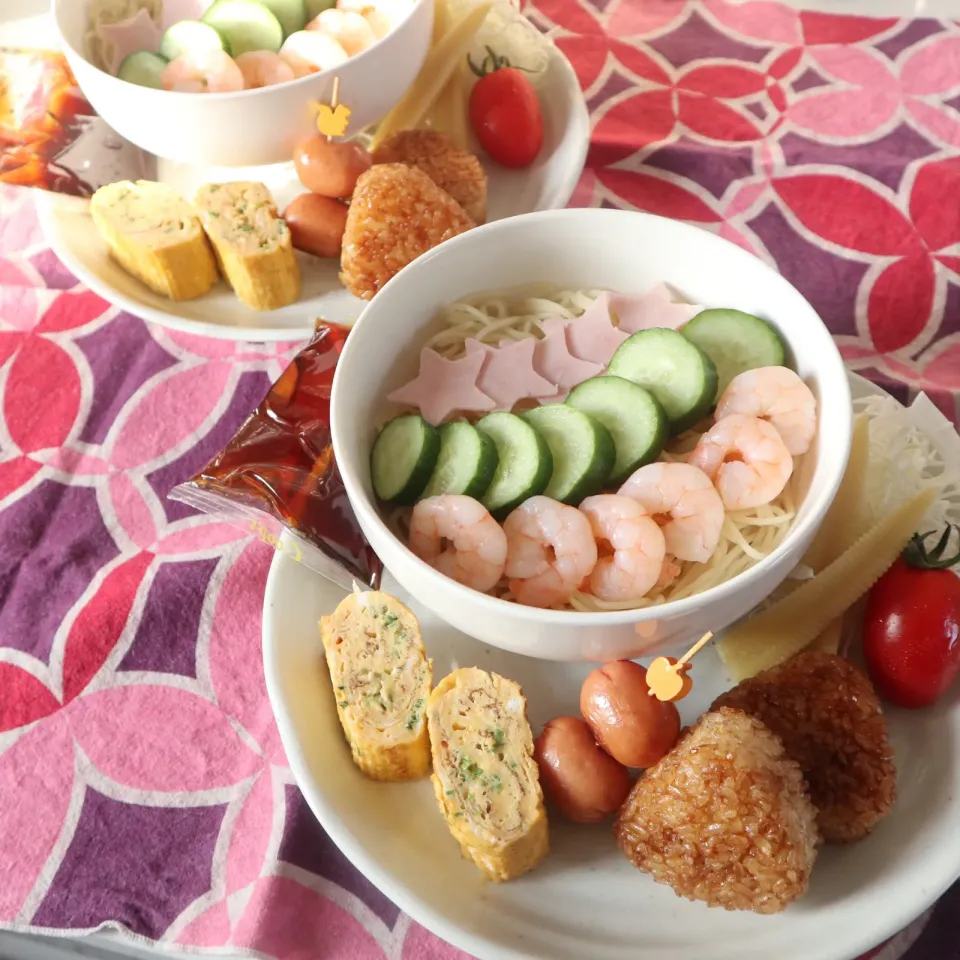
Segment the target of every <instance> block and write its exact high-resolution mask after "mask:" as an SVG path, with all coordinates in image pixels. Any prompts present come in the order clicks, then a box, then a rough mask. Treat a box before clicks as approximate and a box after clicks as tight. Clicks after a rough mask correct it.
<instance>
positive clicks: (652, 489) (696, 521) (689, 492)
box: [617, 463, 723, 563]
mask: <svg viewBox="0 0 960 960" xmlns="http://www.w3.org/2000/svg"><path fill="white" fill-rule="evenodd" d="M617 492H618V493H619V494H620V495H621V496H625V497H630V499H632V500H636V501H637V503H639V504H640V506H641V507H643V509H644V510H645V511H646V512H647V513H648V514H649V515H650V516H651V517H653V518H654V519H655V520H656V521H657V523H658V524H659V525H660V527H661V529H662V530H663V537H664V541H665V542H666V548H667V553H668V554H670V555H671V556H673V557H676V558H677V559H679V560H695V561H697V562H698V563H706V562H707V560H709V559H710V557H711V556H712V555H713V551H714V550H716V548H717V544H718V543H719V542H720V528H721V527H722V526H723V501H721V499H720V495H719V494H718V493H717V491H716V489H715V488H714V486H713V484H712V483H711V482H710V478H709V477H708V476H707V475H706V474H705V473H704V472H703V471H702V470H699V469H697V467H692V466H690V464H688V463H649V464H647V465H646V466H645V467H640V469H639V470H635V471H634V472H633V474H632V475H631V476H630V478H629V479H628V480H627V481H626V483H624V484H623V486H622V487H620V489H619V491H617Z"/></svg>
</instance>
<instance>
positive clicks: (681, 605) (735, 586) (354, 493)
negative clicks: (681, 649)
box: [330, 207, 853, 627]
mask: <svg viewBox="0 0 960 960" xmlns="http://www.w3.org/2000/svg"><path fill="white" fill-rule="evenodd" d="M588 217H589V218H599V219H605V220H609V221H610V226H609V227H608V229H609V230H610V231H611V233H613V232H615V231H616V229H617V228H616V225H615V223H614V221H620V222H625V221H627V220H633V221H636V220H640V221H643V222H646V223H647V224H649V225H650V227H651V229H656V228H657V225H658V224H661V225H662V224H663V223H669V224H670V225H671V229H680V230H682V231H691V232H692V231H698V232H699V233H700V234H702V235H703V236H704V237H706V238H707V240H706V242H707V243H708V244H713V245H714V246H716V247H721V246H722V247H725V248H727V249H728V250H729V251H730V253H731V254H732V255H733V256H734V257H735V258H737V259H739V260H740V261H741V262H742V263H743V264H745V265H746V264H750V265H751V269H757V268H759V269H761V270H762V271H763V272H766V273H768V274H774V275H775V276H776V278H777V280H778V281H780V282H781V283H783V284H786V286H787V287H788V288H789V289H791V290H793V292H794V293H795V294H796V295H797V297H799V298H800V300H801V302H802V303H803V304H804V305H805V306H806V307H807V308H808V309H809V311H810V313H811V315H812V317H813V318H815V319H816V321H817V322H818V323H819V324H820V327H821V328H822V330H823V332H824V333H825V334H826V335H827V337H828V338H829V339H830V342H831V343H833V344H834V349H833V350H832V351H831V352H829V354H828V356H827V357H826V359H825V360H824V361H823V363H824V366H825V368H826V369H829V368H830V367H834V368H835V369H834V371H833V372H834V374H835V377H833V378H832V379H835V380H836V384H837V389H838V391H839V393H841V394H842V399H843V400H845V404H846V409H847V410H848V412H849V416H847V417H846V418H844V419H843V421H842V422H841V423H840V424H839V425H838V429H839V430H840V431H841V436H840V438H839V439H840V445H841V449H842V451H843V456H842V457H841V458H840V459H839V460H831V462H830V463H828V464H826V467H825V469H827V470H832V471H833V473H832V476H830V477H829V480H828V483H827V485H826V487H825V489H824V490H823V491H822V492H821V493H820V495H819V496H818V497H817V499H816V500H815V501H814V503H813V505H812V509H811V510H810V513H809V514H808V515H807V516H806V517H805V518H804V519H803V520H802V521H801V522H799V523H798V522H796V521H795V522H794V524H793V526H792V527H791V529H790V530H789V531H788V533H787V536H786V537H785V538H784V540H783V542H782V543H780V544H779V545H778V546H777V547H776V549H774V550H773V551H772V552H771V553H769V554H768V555H767V556H766V557H764V558H763V559H762V560H760V561H758V562H757V563H755V564H754V565H753V566H752V567H750V569H749V570H745V571H744V572H743V573H740V574H738V575H737V576H735V577H732V578H731V579H729V580H725V581H724V582H722V583H719V584H717V585H716V586H714V587H710V588H709V589H707V590H704V591H703V592H701V593H695V594H693V595H692V596H689V597H684V598H683V599H682V600H672V601H668V602H667V603H663V604H660V605H658V606H651V607H643V608H640V609H636V608H633V609H627V610H606V611H599V612H591V611H579V610H553V609H543V608H540V607H529V606H525V605H523V604H520V603H513V602H512V601H509V600H502V599H500V598H499V597H492V596H490V595H489V594H485V593H481V592H480V591H478V590H473V589H472V588H470V587H465V586H463V585H462V584H460V583H457V581H456V580H452V579H451V578H449V577H447V576H444V575H443V574H442V573H440V572H439V571H438V570H435V569H434V568H433V567H431V566H430V565H429V564H428V563H426V562H424V561H423V560H421V559H420V558H419V557H418V556H417V555H416V554H415V553H413V551H412V550H410V548H409V547H408V546H407V545H406V544H405V543H403V541H402V540H401V539H400V538H399V537H397V536H396V535H395V534H394V533H393V531H392V530H390V528H389V527H388V526H387V524H386V523H385V522H384V521H383V519H382V518H381V516H380V513H379V511H378V510H377V509H376V506H375V505H374V504H373V503H372V502H371V501H370V500H369V498H368V497H367V495H366V492H365V490H364V486H363V482H362V481H361V479H360V476H359V473H358V471H357V470H356V469H354V467H353V466H352V465H351V464H345V463H344V462H343V461H342V460H340V459H339V458H337V465H338V468H339V470H340V475H341V477H342V479H343V483H344V487H345V489H346V491H347V497H348V499H349V501H350V505H351V507H352V508H353V510H354V511H355V512H356V513H357V515H358V519H359V522H360V524H361V527H364V528H366V527H368V526H372V527H373V528H374V529H375V530H376V532H377V534H378V535H384V536H386V537H388V538H389V542H390V547H391V549H396V550H399V551H400V556H401V557H402V562H404V563H410V564H413V566H414V568H415V569H416V570H417V571H418V573H419V575H420V577H421V578H422V580H423V581H424V582H425V584H426V587H427V589H437V590H440V591H446V592H447V594H448V595H449V596H450V598H451V599H454V600H455V599H456V598H458V597H462V598H464V599H465V600H467V601H468V602H470V603H472V604H475V605H476V606H477V607H479V608H480V609H481V610H483V611H484V612H488V613H489V614H491V615H493V616H501V615H508V616H511V617H513V618H514V619H517V620H521V621H526V622H530V623H536V624H537V625H540V626H544V625H552V626H558V627H559V626H564V627H575V626H578V625H579V626H584V627H586V626H593V627H599V626H608V627H613V626H620V625H629V624H635V623H643V622H646V621H656V620H661V619H664V618H665V617H671V618H674V617H678V616H682V615H684V614H687V613H692V612H694V611H696V610H699V609H701V608H702V607H704V606H706V605H708V604H711V603H715V602H718V601H722V600H724V599H726V598H728V597H729V596H731V595H733V594H736V593H739V592H740V591H742V590H743V589H745V588H746V587H748V586H750V585H751V584H753V583H755V582H757V581H760V580H762V579H763V577H764V575H765V574H766V572H767V571H768V570H769V569H770V568H771V567H773V566H775V565H777V564H778V563H780V562H781V558H782V557H783V555H784V554H785V553H786V552H787V550H788V549H789V548H790V544H791V542H795V541H796V540H797V539H798V537H800V536H801V535H802V534H804V533H805V532H807V531H808V530H809V529H811V528H816V527H818V526H819V524H820V523H822V521H823V519H824V517H825V516H826V513H827V511H828V510H829V508H830V505H831V504H832V503H833V500H834V498H835V497H836V494H837V490H838V489H839V487H840V483H841V482H842V480H843V475H844V473H845V471H846V467H847V461H848V460H849V456H850V445H851V440H852V434H853V406H852V404H853V400H852V397H851V393H850V382H849V378H848V377H847V371H846V367H845V366H844V363H843V359H842V357H841V356H840V351H839V350H838V349H837V348H836V345H835V343H834V341H833V337H832V335H831V334H830V331H829V330H828V329H827V327H826V324H824V322H823V320H822V319H821V318H820V315H819V314H818V313H817V311H816V310H815V309H814V307H813V305H812V304H811V303H810V302H809V301H808V300H807V298H806V297H804V296H803V294H802V293H801V292H800V291H799V290H797V288H796V287H795V286H794V285H793V284H792V283H790V281H789V280H787V279H786V277H784V276H783V275H782V274H780V273H779V271H777V270H774V269H773V268H772V267H771V266H769V265H768V264H766V263H764V262H763V261H762V260H760V259H759V258H757V257H755V256H754V255H753V254H751V253H749V252H748V251H746V250H744V249H743V248H741V247H738V246H737V245H736V244H734V243H732V242H731V241H729V240H726V239H724V238H722V237H719V236H717V235H716V234H712V233H709V232H708V231H706V230H702V229H701V228H699V227H696V226H693V225H691V224H688V223H685V222H683V221H678V220H672V219H670V218H668V217H661V216H658V215H656V214H652V213H645V212H642V211H636V210H611V209H609V208H599V207H567V208H564V209H561V210H544V211H538V212H534V213H526V214H521V215H520V216H517V217H509V218H506V219H504V220H496V221H493V222H490V223H486V224H483V225H481V226H479V227H476V228H474V229H473V230H469V231H467V232H466V233H462V234H460V235H458V236H456V237H453V238H451V239H450V240H447V241H445V242H444V243H442V244H440V245H439V246H438V247H435V248H434V249H432V250H430V251H428V252H427V253H425V254H423V255H422V256H420V257H418V258H417V259H416V260H414V261H413V262H412V263H410V264H408V265H407V266H406V267H404V268H403V269H402V270H401V271H400V272H399V273H397V274H396V275H395V276H394V277H392V278H391V279H390V280H389V281H388V282H387V283H386V284H384V286H383V288H382V289H381V290H380V291H379V292H378V293H377V295H376V297H374V299H373V300H371V301H370V303H369V305H368V306H367V307H366V308H365V309H364V310H363V312H362V313H361V314H360V316H359V317H358V318H357V320H356V322H355V323H354V330H356V329H358V328H359V329H361V330H362V329H364V325H366V326H370V325H371V324H372V323H376V322H377V321H376V316H377V313H378V312H379V311H381V310H390V309H392V306H391V304H390V292H391V289H396V287H398V286H400V287H402V286H403V285H404V284H415V283H416V282H418V281H419V282H423V281H424V280H425V279H426V276H423V277H421V275H428V274H429V272H430V271H432V270H433V269H434V267H435V265H436V262H437V261H438V260H439V261H442V260H443V258H444V257H446V256H449V255H450V253H451V252H452V251H454V250H456V249H457V248H458V247H466V246H469V245H471V244H474V243H484V242H486V241H487V239H488V238H489V239H491V240H492V239H493V238H494V236H495V235H497V234H502V233H508V232H510V231H511V230H512V229H514V228H515V227H516V226H517V223H518V221H523V222H531V221H536V222H537V223H544V224H550V225H551V226H552V227H553V229H554V230H556V231H562V230H563V229H564V227H568V226H569V223H568V222H575V221H576V220H578V219H585V218H588ZM531 282H533V281H531ZM360 339H361V338H358V337H357V336H356V335H355V333H351V335H350V336H348V337H347V339H346V342H345V344H344V346H343V350H342V351H341V354H340V357H339V358H338V360H337V369H336V372H335V374H334V379H333V387H332V390H331V398H330V434H331V442H332V444H333V449H334V454H335V455H336V451H337V448H338V447H339V446H341V443H342V441H343V440H344V439H345V435H344V429H343V427H342V425H341V417H340V409H341V406H346V404H342V403H341V401H340V399H339V398H340V395H341V393H342V388H341V387H340V384H342V383H344V382H345V381H346V379H347V374H346V373H345V372H344V371H345V370H346V369H347V368H348V367H349V365H350V364H351V363H352V362H354V355H356V356H357V362H358V363H359V362H362V355H361V354H360V352H359V351H361V350H362V349H363V346H362V344H360ZM378 389H379V387H378ZM837 464H839V466H837ZM371 546H373V547H374V550H375V551H376V546H375V545H374V544H371ZM381 559H384V558H381ZM384 565H385V566H386V567H387V568H388V569H391V571H392V573H393V575H394V576H395V577H397V579H398V580H400V581H401V582H404V580H405V579H406V578H404V577H402V576H398V575H397V572H396V569H395V568H392V567H391V565H390V564H388V563H387V561H386V560H385V559H384ZM745 612H746V611H745Z"/></svg>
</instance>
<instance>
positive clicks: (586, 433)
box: [523, 403, 616, 506]
mask: <svg viewBox="0 0 960 960" xmlns="http://www.w3.org/2000/svg"><path fill="white" fill-rule="evenodd" d="M523 418H524V420H526V421H527V423H531V424H533V426H534V428H535V429H536V430H537V432H538V433H539V434H540V435H541V436H542V437H543V439H544V440H546V441H547V446H548V447H549V448H550V453H551V454H552V455H553V473H552V474H551V476H550V482H549V483H548V484H547V488H546V490H544V491H543V492H544V493H545V494H546V496H548V497H553V499H554V500H559V501H561V502H562V503H569V504H571V505H573V506H577V505H579V503H580V501H581V500H583V499H584V498H585V497H589V496H592V495H593V494H595V493H599V492H600V491H601V490H602V489H603V485H604V483H606V481H607V479H608V478H609V476H610V471H611V469H612V468H613V464H614V460H615V457H616V453H615V451H614V446H613V438H612V437H611V436H610V433H609V432H608V430H607V428H606V427H605V426H603V424H601V423H600V422H599V421H598V420H594V418H593V417H591V416H588V415H587V414H585V413H583V412H582V411H580V410H577V409H575V408H574V407H570V406H567V404H565V403H548V404H545V405H544V406H542V407H534V408H533V410H528V411H527V412H526V413H525V414H523Z"/></svg>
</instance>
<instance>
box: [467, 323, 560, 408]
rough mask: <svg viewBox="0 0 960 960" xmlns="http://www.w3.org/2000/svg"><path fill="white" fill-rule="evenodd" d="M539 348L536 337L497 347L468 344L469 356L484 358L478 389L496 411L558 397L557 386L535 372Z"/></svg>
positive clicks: (509, 342)
mask: <svg viewBox="0 0 960 960" xmlns="http://www.w3.org/2000/svg"><path fill="white" fill-rule="evenodd" d="M536 346H537V341H536V339H535V338H533V337H527V338H525V339H523V340H504V341H503V342H502V343H500V344H499V345H497V346H495V347H494V346H491V345H490V344H489V343H480V341H479V340H468V341H467V343H466V349H467V356H470V355H471V354H481V355H482V356H483V357H484V362H483V367H482V368H481V369H480V376H479V377H477V387H478V388H479V389H480V390H481V391H482V392H483V393H485V394H486V395H487V396H488V397H490V399H491V400H493V402H494V403H495V404H496V407H495V409H497V410H508V411H509V410H512V409H513V408H514V407H515V406H516V405H517V403H518V402H519V401H520V400H528V399H531V398H533V397H541V396H545V395H548V394H553V393H556V391H557V387H556V384H553V383H550V381H549V380H545V379H544V378H543V377H541V376H540V374H538V373H537V372H536V370H534V368H533V355H534V351H535V350H536Z"/></svg>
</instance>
